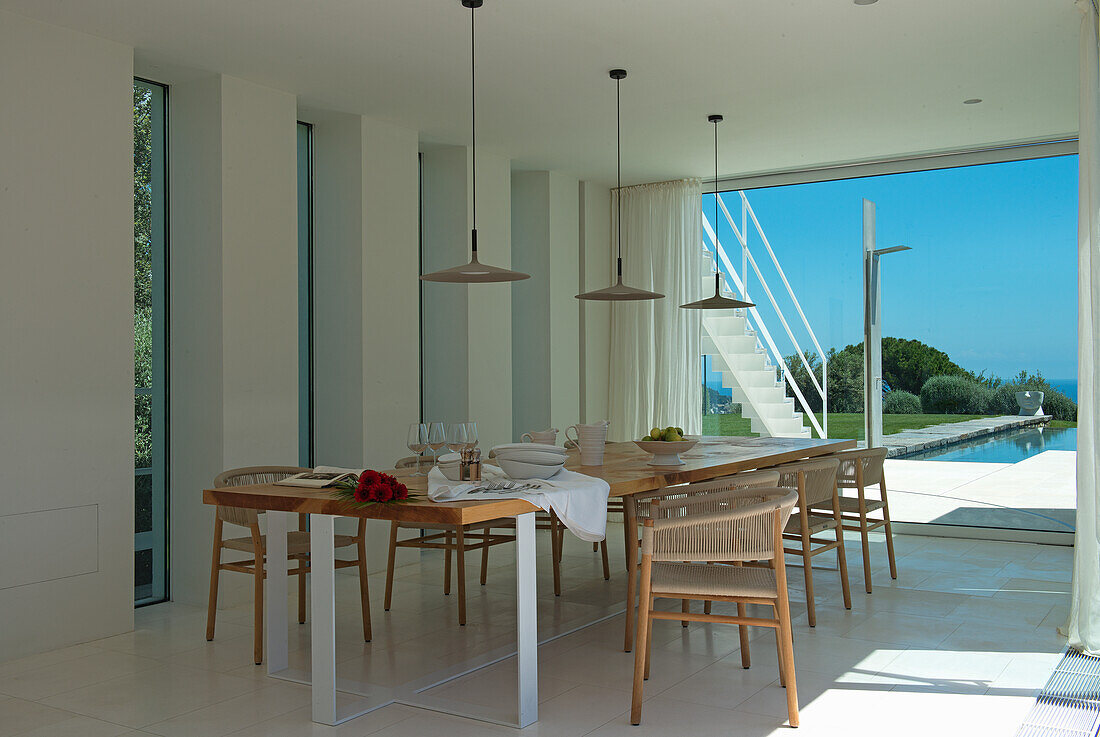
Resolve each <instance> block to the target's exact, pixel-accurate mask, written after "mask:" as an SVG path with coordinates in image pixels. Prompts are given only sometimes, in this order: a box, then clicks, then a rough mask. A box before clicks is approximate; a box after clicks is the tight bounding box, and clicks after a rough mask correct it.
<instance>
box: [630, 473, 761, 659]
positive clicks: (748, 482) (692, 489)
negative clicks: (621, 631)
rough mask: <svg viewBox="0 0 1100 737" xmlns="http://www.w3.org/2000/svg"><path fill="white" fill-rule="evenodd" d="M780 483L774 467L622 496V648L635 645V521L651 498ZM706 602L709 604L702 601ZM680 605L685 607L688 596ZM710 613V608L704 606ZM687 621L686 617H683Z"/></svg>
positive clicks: (671, 498) (667, 498)
mask: <svg viewBox="0 0 1100 737" xmlns="http://www.w3.org/2000/svg"><path fill="white" fill-rule="evenodd" d="M778 485H779V474H778V473H776V472H775V471H748V472H745V473H738V474H734V475H732V476H724V477H722V478H720V479H713V480H711V481H702V482H699V483H695V484H682V485H680V486H669V487H666V488H664V489H657V490H656V491H644V492H641V493H639V494H632V495H631V496H626V497H621V499H622V500H623V503H624V506H623V512H624V513H623V528H624V530H623V534H624V535H625V536H626V602H627V606H626V632H625V635H624V637H623V650H624V651H626V652H630V649H631V648H632V647H633V646H634V597H635V592H636V585H637V579H638V549H639V546H640V544H641V538H640V536H639V530H638V528H637V526H638V525H641V524H644V523H645V520H646V519H648V518H649V510H650V505H651V504H652V503H653V501H654V500H658V501H669V502H671V501H674V500H677V499H687V498H690V497H696V496H702V495H705V494H715V493H718V492H723V491H734V490H737V489H747V488H751V487H755V486H770V487H775V486H778ZM704 606H709V605H704ZM683 607H684V608H685V610H686V607H687V600H686V599H685V600H684V603H683ZM707 613H709V608H708V609H707ZM685 624H686V620H685Z"/></svg>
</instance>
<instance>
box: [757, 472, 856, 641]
mask: <svg viewBox="0 0 1100 737" xmlns="http://www.w3.org/2000/svg"><path fill="white" fill-rule="evenodd" d="M839 466H840V462H839V461H837V460H836V459H835V458H832V457H829V458H824V459H820V460H809V461H797V462H795V463H785V464H783V465H781V466H775V467H773V468H772V469H771V470H773V471H777V472H779V485H780V486H782V487H785V488H788V489H796V490H797V491H798V511H796V512H795V513H794V514H792V515H791V518H790V519H789V520H788V521H787V527H786V529H785V530H784V532H783V539H784V540H789V541H795V540H797V541H798V543H799V547H798V548H787V549H786V551H787V552H788V553H791V554H792V555H798V556H801V557H802V568H803V571H804V574H805V577H806V613H807V620H808V622H809V625H810V626H811V627H816V626H817V611H816V607H815V605H814V574H813V559H814V557H815V556H817V555H820V554H822V553H826V552H828V551H830V550H836V555H837V566H838V568H839V569H840V587H841V590H842V591H843V593H844V608H845V609H851V608H852V593H851V591H850V590H849V588H848V560H847V558H846V557H845V555H844V529H843V525H844V522H843V520H842V518H841V516H840V498H839V496H838V494H837V488H836V476H837V469H838V468H839ZM814 512H821V514H814ZM829 530H832V531H833V532H834V534H835V539H833V540H828V541H826V540H823V539H821V538H819V537H814V536H815V535H820V534H821V533H824V532H828V531H829Z"/></svg>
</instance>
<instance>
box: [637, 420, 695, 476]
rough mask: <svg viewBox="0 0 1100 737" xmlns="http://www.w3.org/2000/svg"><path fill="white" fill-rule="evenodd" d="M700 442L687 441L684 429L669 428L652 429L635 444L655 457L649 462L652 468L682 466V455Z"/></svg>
mask: <svg viewBox="0 0 1100 737" xmlns="http://www.w3.org/2000/svg"><path fill="white" fill-rule="evenodd" d="M698 442H699V441H698V440H685V439H684V431H683V428H679V427H672V426H669V427H666V428H665V429H663V430H662V429H661V428H659V427H653V428H651V429H650V431H649V434H648V435H646V436H645V437H644V438H642V439H641V440H635V441H634V444H635V445H637V446H638V447H639V448H641V449H642V450H644V451H645V452H646V453H651V454H652V455H653V458H652V459H650V461H649V465H651V466H682V465H684V462H683V461H682V460H680V454H681V453H686V452H687V451H689V450H691V449H692V448H694V447H695V444H696V443H698Z"/></svg>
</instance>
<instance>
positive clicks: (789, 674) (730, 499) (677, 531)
mask: <svg viewBox="0 0 1100 737" xmlns="http://www.w3.org/2000/svg"><path fill="white" fill-rule="evenodd" d="M796 501H797V495H796V493H795V492H793V491H791V490H790V489H779V488H765V487H756V488H751V489H742V490H738V491H728V492H718V493H710V494H704V495H693V496H687V497H683V498H680V499H660V498H659V497H658V498H655V499H654V500H653V501H651V502H650V504H649V506H650V511H649V512H648V514H647V516H646V517H645V526H644V527H643V529H642V563H641V598H640V601H639V607H638V632H637V638H636V643H635V647H634V692H633V698H632V700H631V705H630V722H631V724H639V723H640V722H641V720H642V688H643V681H644V680H645V679H647V678H649V665H650V657H649V653H650V650H651V649H652V633H653V620H655V619H680V618H682V617H685V616H686V617H687V618H688V619H690V620H692V621H695V622H722V623H727V624H736V625H738V626H739V627H740V628H741V629H742V630H744V629H745V628H746V627H748V626H756V627H771V628H773V629H774V630H775V639H776V649H777V651H778V654H779V673H780V682H781V683H782V684H783V685H784V686H785V687H786V689H787V714H788V717H789V719H790V724H791V726H792V727H797V726H798V693H797V690H796V685H795V672H794V646H793V641H792V635H791V614H790V605H789V601H788V598H787V574H786V566H785V564H784V560H783V530H784V528H785V526H786V524H787V521H788V519H789V517H790V514H791V508H792V507H794V505H795V502H796ZM685 561H686V562H685ZM754 561H767V564H768V565H767V567H759V566H742V565H738V564H740V563H746V562H754ZM712 563H725V564H730V563H732V564H734V565H709V564H712ZM660 598H669V599H703V600H706V601H725V602H734V603H736V604H737V615H736V616H731V615H726V614H707V613H702V614H695V613H689V614H686V615H685V614H684V613H682V612H675V611H664V610H659V609H656V608H655V607H654V603H655V602H656V600H657V599H660ZM748 604H757V605H765V606H770V607H772V612H773V616H772V617H770V618H767V617H749V616H746V615H745V613H744V612H745V609H744V607H745V606H746V605H748ZM741 646H742V648H743V649H744V651H743V654H742V664H744V665H745V667H748V666H747V661H748V639H747V638H744V639H743V640H742V645H741ZM688 731H690V730H688Z"/></svg>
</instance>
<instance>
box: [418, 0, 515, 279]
mask: <svg viewBox="0 0 1100 737" xmlns="http://www.w3.org/2000/svg"><path fill="white" fill-rule="evenodd" d="M461 2H462V7H464V8H469V9H470V158H471V166H470V169H471V181H472V185H471V187H470V190H471V200H472V202H473V223H474V227H473V229H472V230H471V231H470V263H468V264H462V265H461V266H452V267H451V268H449V269H441V270H440V271H433V272H431V273H430V274H424V275H422V276H421V277H420V279H421V281H437V282H450V283H452V284H484V283H489V282H507V281H519V280H520V279H530V278H531V275H530V274H524V273H523V272H520V271H512V270H511V269H502V268H500V267H499V266H490V265H489V264H483V263H481V262H480V261H478V260H477V97H476V95H475V94H474V93H475V90H476V87H475V75H474V71H475V67H474V9H476V8H480V7H481V5H482V0H461Z"/></svg>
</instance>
